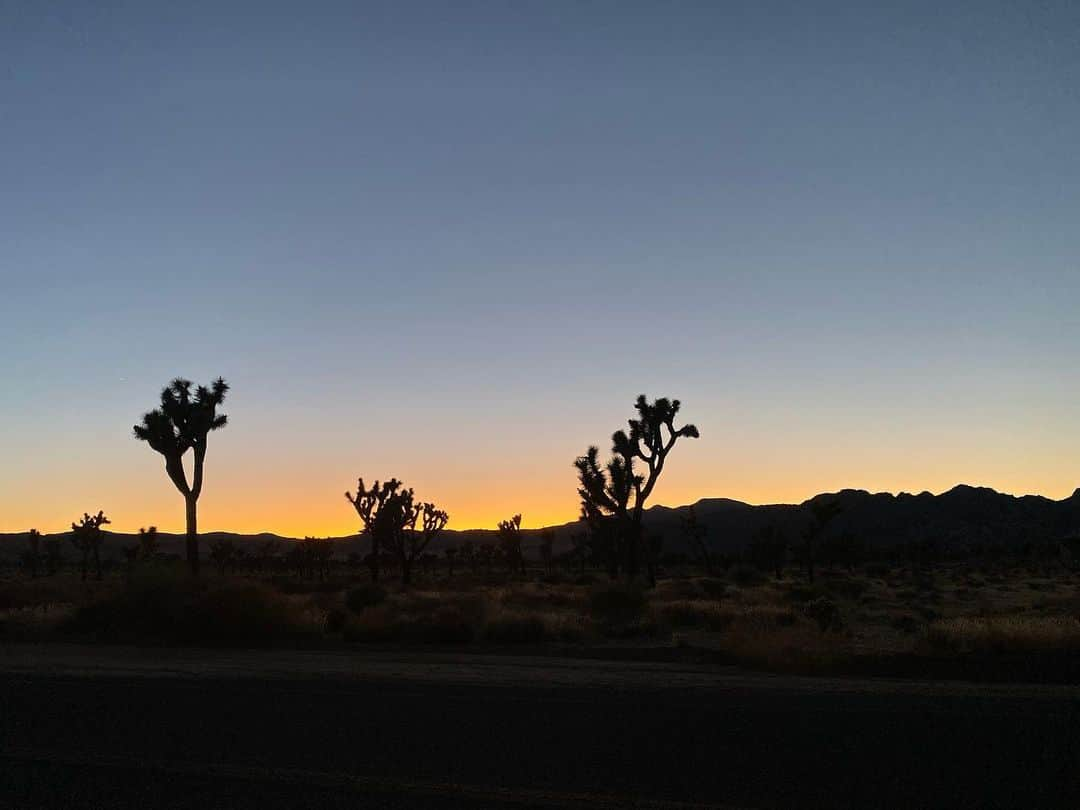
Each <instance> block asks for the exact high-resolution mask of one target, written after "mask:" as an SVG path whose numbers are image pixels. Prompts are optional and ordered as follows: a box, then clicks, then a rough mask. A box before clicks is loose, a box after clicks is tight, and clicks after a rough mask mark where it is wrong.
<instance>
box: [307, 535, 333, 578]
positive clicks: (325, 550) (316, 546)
mask: <svg viewBox="0 0 1080 810" xmlns="http://www.w3.org/2000/svg"><path fill="white" fill-rule="evenodd" d="M305 542H309V543H310V545H309V551H310V555H311V565H312V568H313V569H314V572H315V574H316V575H317V576H318V578H319V581H320V582H325V581H326V580H327V579H328V578H329V576H330V561H331V560H332V559H333V558H334V541H333V540H331V539H330V538H329V537H324V538H319V537H309V538H307V539H306V540H305Z"/></svg>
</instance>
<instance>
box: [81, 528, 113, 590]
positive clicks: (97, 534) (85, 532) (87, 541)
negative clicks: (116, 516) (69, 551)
mask: <svg viewBox="0 0 1080 810" xmlns="http://www.w3.org/2000/svg"><path fill="white" fill-rule="evenodd" d="M111 522H112V521H110V520H109V519H108V518H107V517H105V513H104V512H100V511H99V512H98V513H97V514H96V515H92V516H91V515H90V514H88V513H84V514H83V516H82V520H80V521H79V522H78V523H72V524H71V542H72V545H74V546H75V548H77V549H78V550H79V553H80V555H81V557H82V560H81V562H82V578H83V580H84V581H85V580H86V568H87V563H88V562H89V559H90V557H91V556H93V558H94V575H95V576H96V577H97V578H98V579H101V553H100V549H101V543H102V541H103V540H104V539H105V532H104V531H103V530H102V528H101V527H102V526H104V525H105V524H106V523H111Z"/></svg>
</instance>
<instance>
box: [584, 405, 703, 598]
mask: <svg viewBox="0 0 1080 810" xmlns="http://www.w3.org/2000/svg"><path fill="white" fill-rule="evenodd" d="M679 406H680V403H679V400H677V399H674V400H669V399H667V398H661V399H658V400H656V401H655V402H652V403H650V402H649V401H648V400H647V399H646V398H645V395H644V394H642V395H641V396H639V397H638V398H637V402H636V403H635V404H634V408H635V409H636V410H637V413H638V416H637V418H636V419H631V420H629V427H630V430H629V432H627V431H625V430H619V431H616V432H615V434H614V435H613V436H612V437H611V442H612V448H611V449H612V454H613V455H612V458H611V460H610V461H609V462H608V463H607V465H606V466H605V467H601V466H600V460H599V456H600V450H599V449H598V448H597V447H590V448H589V449H588V451H587V452H586V453H585V455H583V456H580V457H579V458H578V459H577V460H576V461H575V462H574V466H575V467H576V468H577V471H578V481H579V483H580V486H579V488H578V494H579V495H580V496H581V511H582V517H584V518H585V519H586V520H587V521H588V522H589V523H590V524H592V525H593V526H594V527H598V526H600V525H603V524H608V525H614V526H615V527H616V528H617V530H618V539H619V544H620V548H621V551H622V554H621V556H622V558H623V559H622V562H623V566H624V571H625V573H626V575H627V576H628V577H630V578H634V577H636V576H637V575H638V571H639V567H640V560H641V552H642V533H641V521H642V517H643V516H644V512H645V503H646V501H647V500H648V499H649V496H650V495H652V492H653V489H655V487H656V482H657V481H659V480H660V474H661V473H662V472H663V471H664V464H665V462H666V461H667V457H668V454H669V453H671V451H672V449H673V448H674V447H675V443H676V442H677V441H678V440H679V439H680V438H683V437H686V438H691V439H696V438H698V435H699V434H698V429H697V428H696V427H694V426H693V425H683V426H682V427H675V417H676V416H677V415H678V413H679ZM638 462H640V463H641V464H642V465H644V470H643V472H640V473H639V472H638V471H637V469H635V465H636V464H637V463H638Z"/></svg>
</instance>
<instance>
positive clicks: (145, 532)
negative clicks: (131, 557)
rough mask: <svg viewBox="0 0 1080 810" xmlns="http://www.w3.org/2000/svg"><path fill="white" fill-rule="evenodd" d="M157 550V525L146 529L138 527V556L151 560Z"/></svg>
mask: <svg viewBox="0 0 1080 810" xmlns="http://www.w3.org/2000/svg"><path fill="white" fill-rule="evenodd" d="M157 550H158V532H157V526H151V527H150V528H148V529H139V558H140V559H142V560H152V559H153V558H154V556H155V555H156V554H157Z"/></svg>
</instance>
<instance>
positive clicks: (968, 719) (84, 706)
mask: <svg viewBox="0 0 1080 810" xmlns="http://www.w3.org/2000/svg"><path fill="white" fill-rule="evenodd" d="M0 723H2V725H0V786H2V788H0V807H5V808H6V807H11V808H20V810H22V809H23V808H38V807H49V808H52V807H63V808H73V807H125V808H126V807H131V808H135V807H138V808H155V807H167V808H200V810H210V809H211V808H219V807H245V808H246V807H250V808H259V809H260V810H268V809H269V808H279V807H280V808H297V807H355V808H367V807H372V808H382V807H386V808H399V807H400V808H406V807H408V808H415V807H432V808H489V807H490V808H494V807H657V808H665V807H666V808H688V807H732V808H735V807H742V808H780V807H783V808H787V807H812V808H840V807H858V808H868V807H942V808H961V807H1018V808H1019V807H1023V808H1034V807H1069V808H1075V807H1080V688H1077V687H1049V686H1042V687H1034V686H1032V687H1024V686H1015V687H1011V686H976V685H971V684H951V685H949V684H927V683H911V682H900V681H889V680H864V681H854V680H844V679H809V678H794V677H785V676H769V675H760V674H754V673H747V672H744V671H740V670H736V669H732V668H720V667H706V666H700V667H699V666H693V665H685V664H643V663H628V662H605V661H583V660H576V659H566V658H554V657H543V656H511V655H478V654H465V653H408V652H401V651H394V650H360V651H340V652H325V651H323V652H297V651H291V652H283V651H200V650H138V649H127V648H102V647H76V646H61V645H58V646H45V647H36V646H31V645H10V646H6V647H0Z"/></svg>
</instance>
